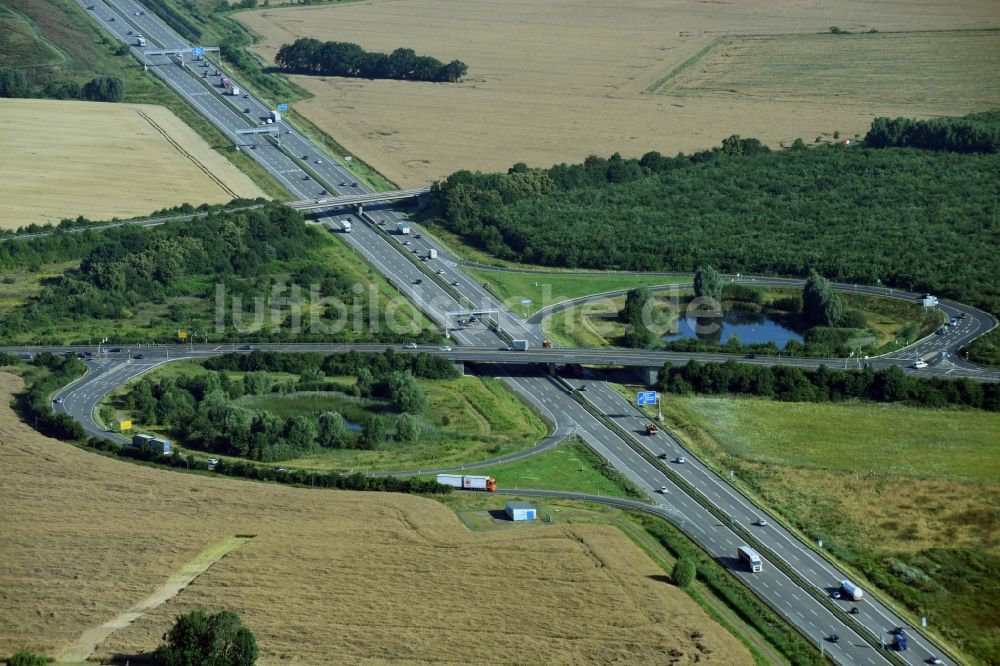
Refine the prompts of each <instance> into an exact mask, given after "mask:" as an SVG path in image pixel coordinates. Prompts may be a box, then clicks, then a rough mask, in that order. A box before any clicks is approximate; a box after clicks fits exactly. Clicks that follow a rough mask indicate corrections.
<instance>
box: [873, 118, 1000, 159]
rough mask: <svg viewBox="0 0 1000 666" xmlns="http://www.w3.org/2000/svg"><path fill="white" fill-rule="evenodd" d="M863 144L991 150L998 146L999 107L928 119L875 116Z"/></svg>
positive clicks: (952, 150) (930, 148)
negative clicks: (959, 115) (962, 115)
mask: <svg viewBox="0 0 1000 666" xmlns="http://www.w3.org/2000/svg"><path fill="white" fill-rule="evenodd" d="M865 145H868V146H871V147H873V148H889V147H896V148H925V149H927V150H947V151H951V152H956V153H995V152H997V150H1000V111H987V112H985V113H975V114H971V115H968V116H964V117H962V118H931V119H930V120H914V119H912V118H876V119H875V120H874V121H873V122H872V126H871V129H869V130H868V134H866V135H865Z"/></svg>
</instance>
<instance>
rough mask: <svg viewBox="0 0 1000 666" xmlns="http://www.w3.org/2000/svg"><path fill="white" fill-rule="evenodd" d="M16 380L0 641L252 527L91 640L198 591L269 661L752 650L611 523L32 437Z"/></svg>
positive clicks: (153, 639)
mask: <svg viewBox="0 0 1000 666" xmlns="http://www.w3.org/2000/svg"><path fill="white" fill-rule="evenodd" d="M19 386H20V380H19V379H18V378H16V377H13V376H11V375H0V480H2V482H3V484H4V488H5V490H4V494H3V499H2V502H3V511H2V514H0V515H2V518H0V527H2V531H3V534H4V535H5V540H4V543H3V546H2V548H3V552H2V553H0V556H2V559H3V561H4V563H5V565H4V568H3V571H2V573H0V617H3V618H4V631H3V633H2V635H0V654H9V653H12V652H14V651H15V650H17V649H19V648H21V647H29V648H31V649H35V650H40V651H43V652H46V653H49V654H52V653H53V652H55V651H57V650H59V649H61V648H62V647H64V646H65V645H66V644H68V643H69V642H70V641H73V640H75V639H76V638H77V637H78V636H80V635H81V633H82V632H83V631H84V630H86V629H88V628H92V627H95V626H98V625H100V624H101V623H103V622H106V621H107V620H108V619H110V618H112V617H115V616H116V615H118V614H119V613H121V612H122V611H123V610H125V609H128V608H130V607H132V606H133V605H134V604H135V603H136V602H137V601H138V600H140V599H143V598H145V597H146V596H147V595H148V594H149V592H150V591H151V590H154V589H156V588H157V587H158V586H160V585H162V584H163V582H164V581H165V580H167V579H168V578H169V577H170V575H171V574H173V573H174V572H176V571H177V570H178V569H180V568H182V567H183V566H184V565H185V563H187V562H190V561H191V560H192V559H193V558H194V557H195V556H196V555H197V554H198V553H200V552H202V551H203V550H205V548H207V547H209V546H211V545H213V544H216V543H218V542H220V541H221V540H222V539H225V538H229V537H232V536H234V535H239V534H255V535H256V537H255V538H254V539H253V540H251V541H250V542H249V543H247V544H245V545H244V546H242V547H241V548H239V549H238V550H236V551H234V552H233V553H231V554H230V555H228V556H227V557H226V558H225V559H223V560H222V561H220V562H219V563H217V564H216V565H213V567H212V568H211V569H209V570H208V571H207V572H206V573H205V574H203V575H202V576H200V577H199V578H198V579H197V580H195V582H194V583H192V584H191V585H190V586H189V587H188V588H186V589H185V590H183V591H182V592H181V593H180V594H178V595H177V596H176V597H174V598H173V599H172V600H171V601H169V602H168V603H166V604H164V605H163V606H161V607H159V608H157V609H155V610H153V611H152V612H150V613H148V614H146V615H144V616H142V617H141V618H140V619H138V620H137V621H136V622H135V623H133V624H132V625H130V626H128V627H127V628H125V629H122V630H120V631H117V632H115V633H114V634H113V635H112V636H111V637H110V638H109V639H108V640H107V641H105V642H104V643H103V644H102V645H100V646H99V649H98V651H97V653H96V655H95V656H96V657H98V658H100V657H107V656H110V655H112V654H115V653H121V654H135V653H137V652H140V651H145V650H149V649H152V648H153V647H155V646H156V644H158V643H159V641H160V637H161V636H162V634H163V633H164V631H165V630H166V629H167V628H168V627H169V626H170V624H171V622H172V621H173V617H174V616H175V615H176V614H178V613H182V612H186V611H188V610H190V609H192V608H194V607H195V606H203V607H206V608H209V609H219V608H231V609H233V610H235V611H237V612H239V613H240V614H241V615H242V617H243V619H244V621H245V622H246V623H247V625H248V626H249V627H250V628H251V629H252V630H253V631H254V633H255V634H256V636H257V639H258V642H259V644H260V646H261V650H262V658H261V660H260V663H262V664H275V663H283V662H286V661H288V660H291V661H294V662H300V663H374V662H385V661H396V662H407V663H412V662H427V661H437V662H440V663H467V660H468V654H469V652H470V650H473V651H476V653H478V654H489V655H491V659H492V660H493V661H496V662H522V663H523V662H529V661H536V662H545V663H610V662H615V661H619V662H620V661H626V660H627V661H635V662H640V663H655V662H656V661H657V660H659V659H660V658H661V657H662V654H663V652H664V650H665V649H670V648H674V647H675V648H676V649H678V650H679V651H681V652H683V653H684V655H685V656H684V659H683V660H682V661H683V663H693V662H694V661H695V660H696V658H697V659H698V661H700V663H719V664H749V663H751V658H750V655H749V653H748V652H747V651H746V649H745V648H744V647H743V646H742V645H741V644H740V643H739V642H738V641H737V640H736V639H735V638H733V637H731V636H730V635H728V634H727V633H725V631H724V630H722V629H721V628H719V627H718V626H716V625H715V624H714V623H711V622H707V621H706V618H705V616H704V614H703V611H701V609H699V608H698V607H697V605H696V604H695V603H694V601H692V600H691V599H690V598H689V597H687V596H686V595H685V594H683V593H681V592H680V591H679V590H677V589H676V588H674V587H673V586H671V585H669V584H666V583H664V582H662V580H660V578H659V577H661V576H662V574H663V572H662V570H661V569H660V568H659V567H657V566H656V565H655V564H654V563H653V562H652V561H651V560H650V559H649V558H648V557H647V556H646V555H645V554H644V553H642V551H640V550H639V549H638V548H637V547H636V546H635V545H634V544H633V543H631V542H630V541H629V540H628V539H627V538H626V537H625V536H623V535H622V534H621V533H620V532H618V531H617V530H615V529H613V528H610V527H606V526H592V525H580V526H577V525H558V524H557V525H553V526H546V527H544V528H542V529H531V530H503V531H502V532H490V533H475V534H473V533H471V532H469V531H467V530H466V529H465V528H464V527H462V526H461V524H460V522H459V521H458V519H457V517H456V516H455V515H454V513H452V512H451V511H450V510H449V509H447V508H446V507H444V506H442V505H441V504H438V503H435V502H432V501H430V500H426V499H422V498H418V497H410V496H402V495H390V494H372V493H348V492H334V491H331V492H325V491H310V490H307V489H300V488H288V487H282V486H275V485H267V484H260V483H250V482H244V481H236V480H230V479H216V478H205V477H203V476H193V475H184V474H178V473H176V472H169V471H161V470H154V469H148V468H145V467H141V466H136V465H132V464H128V463H124V462H120V461H115V460H112V459H108V458H104V457H100V456H97V455H95V454H93V453H88V452H85V451H81V450H78V449H75V448H73V447H71V446H69V445H67V444H63V443H60V442H57V441H55V440H51V439H47V438H45V437H42V436H41V435H39V434H37V433H36V432H34V431H33V430H31V429H30V428H29V427H28V426H27V425H25V424H23V423H21V422H20V421H19V420H18V419H17V417H16V416H15V415H14V414H13V413H12V412H11V411H10V409H9V407H7V405H8V403H9V402H10V399H11V396H12V394H13V392H14V391H15V390H17V389H18V387H19ZM248 507H250V508H251V510H248ZM497 508H500V501H499V499H498V500H497ZM139 518H141V519H139ZM513 635H516V636H517V640H516V641H515V640H511V639H510V637H511V636H513ZM693 635H698V636H700V638H695V637H693ZM698 644H701V645H702V646H703V648H707V649H700V648H699V647H698Z"/></svg>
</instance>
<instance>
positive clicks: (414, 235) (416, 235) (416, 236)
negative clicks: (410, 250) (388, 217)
mask: <svg viewBox="0 0 1000 666" xmlns="http://www.w3.org/2000/svg"><path fill="white" fill-rule="evenodd" d="M413 237H414V238H423V236H421V235H420V234H413Z"/></svg>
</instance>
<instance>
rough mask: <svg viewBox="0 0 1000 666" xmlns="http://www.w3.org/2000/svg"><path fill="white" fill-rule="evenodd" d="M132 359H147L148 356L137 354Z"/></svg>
mask: <svg viewBox="0 0 1000 666" xmlns="http://www.w3.org/2000/svg"><path fill="white" fill-rule="evenodd" d="M132 358H137V359H138V358H146V355H145V354H136V355H135V356H133V357H132Z"/></svg>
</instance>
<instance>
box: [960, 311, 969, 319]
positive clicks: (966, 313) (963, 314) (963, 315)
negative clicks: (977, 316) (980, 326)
mask: <svg viewBox="0 0 1000 666" xmlns="http://www.w3.org/2000/svg"><path fill="white" fill-rule="evenodd" d="M968 316H969V313H968V312H963V313H962V314H960V315H958V318H959V319H966V318H968Z"/></svg>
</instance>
